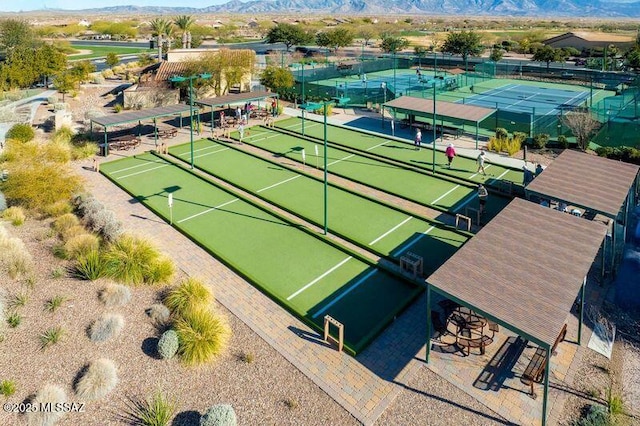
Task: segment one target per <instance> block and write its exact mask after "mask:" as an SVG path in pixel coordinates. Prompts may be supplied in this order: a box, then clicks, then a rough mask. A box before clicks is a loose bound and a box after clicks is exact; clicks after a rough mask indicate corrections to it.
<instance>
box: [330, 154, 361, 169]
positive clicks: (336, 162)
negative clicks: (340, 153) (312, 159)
mask: <svg viewBox="0 0 640 426" xmlns="http://www.w3.org/2000/svg"><path fill="white" fill-rule="evenodd" d="M355 156H356V155H355V154H351V155H347V156H346V157H344V158H341V159H339V160H336V161H333V162H331V163H329V164H327V167H329V166H333V165H334V164H338V163H339V162H341V161H344V160H348V159H349V158H351V157H355Z"/></svg>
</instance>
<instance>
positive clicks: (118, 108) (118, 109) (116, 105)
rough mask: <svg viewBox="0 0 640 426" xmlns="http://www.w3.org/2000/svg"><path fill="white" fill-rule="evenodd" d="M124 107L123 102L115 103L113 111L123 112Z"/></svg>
mask: <svg viewBox="0 0 640 426" xmlns="http://www.w3.org/2000/svg"><path fill="white" fill-rule="evenodd" d="M123 109H124V107H123V106H122V104H115V105H114V106H113V112H115V113H116V114H117V113H119V112H122V110H123Z"/></svg>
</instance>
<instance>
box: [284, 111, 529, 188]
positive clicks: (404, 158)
mask: <svg viewBox="0 0 640 426" xmlns="http://www.w3.org/2000/svg"><path fill="white" fill-rule="evenodd" d="M315 124H317V122H315V121H312V120H308V119H307V120H306V123H305V135H307V136H311V137H313V138H316V139H318V140H319V141H321V140H322V139H323V137H324V128H323V126H316V125H315ZM276 127H278V128H281V129H284V130H287V131H294V132H296V133H299V134H302V130H301V129H302V119H300V118H289V119H287V120H281V121H278V122H277V123H276ZM327 129H328V130H327V135H328V136H327V139H328V142H330V143H331V144H332V145H336V146H344V147H348V148H352V149H357V150H358V151H362V152H367V153H369V154H374V155H376V156H379V157H381V158H388V159H392V160H395V161H400V162H403V163H406V164H408V165H411V166H413V167H419V168H421V169H424V170H428V171H431V168H432V164H433V154H432V152H431V148H430V147H429V146H428V145H427V146H426V147H427V148H429V149H428V150H427V151H425V152H419V153H417V152H416V151H415V149H414V146H413V143H412V142H401V141H398V140H395V139H393V140H392V139H386V138H385V137H383V136H378V135H372V134H369V133H364V132H359V131H357V130H353V129H348V128H344V127H339V126H333V125H330V124H329V125H327ZM425 136H429V135H425ZM425 139H426V137H425ZM438 143H439V144H442V142H438ZM447 143H448V142H445V143H444V145H446V144H447ZM443 147H444V146H443ZM447 165H448V161H447V157H446V156H445V154H444V152H443V151H437V152H436V172H437V173H441V174H443V175H447V176H452V177H455V178H458V179H465V180H469V181H470V182H474V183H481V182H487V179H484V176H482V175H480V174H477V173H475V171H476V170H477V163H476V159H475V158H465V157H461V156H458V157H456V159H455V160H454V162H453V167H452V168H451V169H449V168H448V167H447ZM488 170H489V171H490V174H492V175H493V176H494V178H492V179H489V180H488V181H489V182H488V183H489V184H491V183H492V182H494V181H497V180H501V181H509V182H513V183H516V184H522V170H514V169H510V168H508V167H503V166H500V165H497V164H492V165H491V167H489V169H488Z"/></svg>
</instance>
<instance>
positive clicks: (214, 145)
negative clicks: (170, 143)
mask: <svg viewBox="0 0 640 426" xmlns="http://www.w3.org/2000/svg"><path fill="white" fill-rule="evenodd" d="M217 146H220V144H219V143H214V144H213V145H210V146H206V147H204V148H200V149H194V150H193V152H194V153H195V152H199V151H206V150H208V149H213V148H215V147H217ZM189 154H191V151H186V152H183V153H182V154H178V157H182V156H183V155H189Z"/></svg>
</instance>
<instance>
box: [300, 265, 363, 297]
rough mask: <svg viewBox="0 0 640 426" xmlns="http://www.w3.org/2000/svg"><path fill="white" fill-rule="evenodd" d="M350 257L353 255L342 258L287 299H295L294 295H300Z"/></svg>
mask: <svg viewBox="0 0 640 426" xmlns="http://www.w3.org/2000/svg"><path fill="white" fill-rule="evenodd" d="M350 259H351V256H349V257H347V258H346V259H344V260H342V261H341V262H340V263H338V264H337V265H336V266H334V267H333V268H331V269H329V270H328V271H327V272H325V273H324V274H322V275H320V276H319V277H318V278H315V279H314V280H313V281H311V282H310V283H309V284H307V285H305V286H304V287H302V288H301V289H300V290H298V291H296V292H295V293H293V294H292V295H291V296H289V297H287V300H291V299H293V298H294V297H296V296H297V295H299V294H300V293H302V292H303V291H305V290H306V289H308V288H309V287H311V286H312V285H314V284H315V283H317V282H318V281H320V280H321V279H323V278H324V277H326V276H327V275H329V274H330V273H332V272H333V271H335V270H336V269H338V268H339V267H341V266H342V265H344V264H345V263H347V262H348V261H349V260H350Z"/></svg>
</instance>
